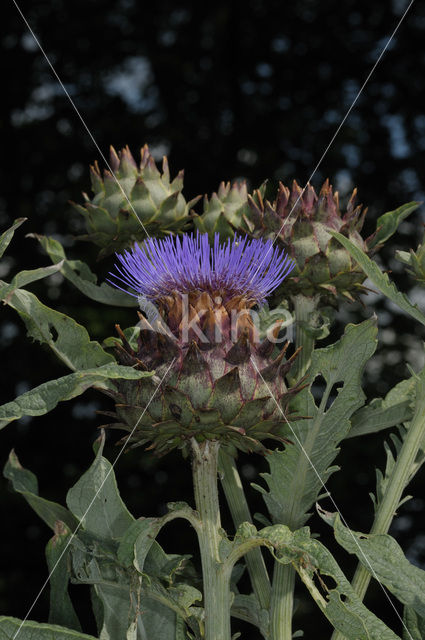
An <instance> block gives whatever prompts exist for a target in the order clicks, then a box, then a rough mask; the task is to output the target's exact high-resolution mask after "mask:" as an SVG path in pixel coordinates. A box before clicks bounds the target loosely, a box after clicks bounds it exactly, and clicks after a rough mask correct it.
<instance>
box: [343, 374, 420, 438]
mask: <svg viewBox="0 0 425 640" xmlns="http://www.w3.org/2000/svg"><path fill="white" fill-rule="evenodd" d="M415 387H416V381H415V379H414V377H411V378H409V379H407V380H402V381H401V382H399V383H398V384H396V385H395V387H393V388H392V389H391V390H390V391H389V392H388V393H387V395H386V396H385V398H374V399H373V400H371V401H370V402H369V403H368V404H367V405H366V406H364V407H362V408H361V409H359V410H358V411H356V412H355V414H354V415H353V417H352V418H351V429H350V431H349V432H348V434H347V436H346V438H354V437H355V436H362V435H366V434H368V433H376V432H377V431H382V429H389V428H390V427H395V426H397V425H399V424H402V423H403V422H407V421H408V420H411V419H412V417H413V411H414V403H415V395H416V394H415Z"/></svg>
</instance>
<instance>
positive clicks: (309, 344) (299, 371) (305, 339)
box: [292, 294, 318, 379]
mask: <svg viewBox="0 0 425 640" xmlns="http://www.w3.org/2000/svg"><path fill="white" fill-rule="evenodd" d="M292 302H293V303H294V311H295V340H296V347H297V348H298V347H302V349H301V352H300V353H299V355H298V357H297V359H296V360H295V363H294V365H295V369H294V373H293V374H292V377H294V378H297V379H299V378H301V377H302V376H303V375H304V374H305V373H306V372H307V370H308V368H309V366H310V362H311V355H312V353H313V349H314V338H313V336H312V333H311V332H310V331H308V328H309V327H310V328H311V325H312V314H314V312H315V311H316V309H317V303H318V296H314V297H313V298H307V297H306V296H303V295H301V294H299V295H297V296H293V297H292Z"/></svg>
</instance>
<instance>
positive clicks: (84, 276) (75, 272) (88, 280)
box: [31, 234, 138, 307]
mask: <svg viewBox="0 0 425 640" xmlns="http://www.w3.org/2000/svg"><path fill="white" fill-rule="evenodd" d="M31 237H33V238H36V239H37V240H38V241H39V242H40V244H41V246H42V247H43V249H44V251H45V252H46V253H47V255H48V256H49V257H50V259H51V260H52V262H53V263H54V264H58V263H60V264H61V267H60V271H61V273H62V275H63V276H64V277H65V278H66V279H67V280H69V281H70V282H72V284H73V285H74V286H75V287H76V288H77V289H79V290H80V291H81V292H82V293H84V295H86V296H87V297H88V298H90V299H91V300H95V301H96V302H101V303H102V304H109V305H114V306H117V307H137V306H138V302H137V298H134V297H133V296H131V295H129V294H128V293H125V292H124V291H120V290H119V289H116V288H115V287H111V286H110V285H109V284H106V282H102V284H101V285H98V284H97V276H96V275H95V274H94V273H93V272H92V271H91V270H90V269H89V267H88V266H87V265H86V264H85V263H84V262H82V261H81V260H68V258H67V257H66V254H65V250H64V248H63V247H62V245H61V244H60V242H58V241H57V240H55V239H54V238H50V237H48V236H40V235H38V234H31Z"/></svg>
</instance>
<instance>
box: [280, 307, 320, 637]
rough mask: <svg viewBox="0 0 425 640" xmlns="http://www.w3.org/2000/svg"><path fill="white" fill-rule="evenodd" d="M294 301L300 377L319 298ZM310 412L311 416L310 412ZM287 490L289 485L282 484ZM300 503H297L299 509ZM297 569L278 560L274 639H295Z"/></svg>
mask: <svg viewBox="0 0 425 640" xmlns="http://www.w3.org/2000/svg"><path fill="white" fill-rule="evenodd" d="M292 302H293V304H294V311H295V331H296V347H297V348H298V347H302V349H301V352H300V353H299V355H298V357H297V359H296V360H295V363H294V364H295V372H294V373H293V374H292V375H291V378H292V379H293V380H299V378H300V377H302V376H303V375H305V373H306V372H307V371H308V368H309V367H310V363H311V356H312V353H313V350H314V337H313V335H312V333H311V332H309V331H308V328H309V327H311V324H312V319H313V318H314V314H315V312H316V310H317V304H318V302H319V297H318V296H315V297H313V298H307V297H306V296H303V295H297V296H293V298H292ZM306 415H308V414H307V413H306ZM282 491H285V487H282ZM297 507H298V504H297V503H296V504H294V509H297ZM290 519H291V522H289V521H288V522H284V523H282V524H286V525H287V526H288V527H290V528H292V527H293V526H294V524H295V523H296V521H297V514H296V513H292V514H291V518H290ZM294 587H295V571H294V569H293V568H292V567H291V566H289V565H282V564H280V563H279V562H276V563H275V566H274V573H273V585H272V596H271V610H270V638H271V640H291V638H292V615H293V607H294Z"/></svg>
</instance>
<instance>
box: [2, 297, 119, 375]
mask: <svg viewBox="0 0 425 640" xmlns="http://www.w3.org/2000/svg"><path fill="white" fill-rule="evenodd" d="M6 304H8V305H9V306H10V307H12V308H13V309H15V311H17V312H18V313H19V315H20V316H21V318H22V320H23V321H24V322H25V325H26V327H27V330H28V335H29V336H30V337H31V338H34V339H35V340H38V341H39V342H41V343H44V344H47V345H48V346H49V347H50V349H52V351H53V352H54V353H55V354H56V355H57V356H58V358H60V359H61V360H62V362H64V363H65V364H66V365H67V366H68V367H69V368H70V369H71V370H72V371H77V370H78V369H90V368H92V367H100V366H101V365H104V364H106V363H108V362H113V361H114V358H113V357H112V356H111V355H110V354H108V353H106V351H104V350H103V349H102V347H101V346H100V344H99V343H98V342H94V341H92V340H90V337H89V334H88V333H87V330H86V329H85V328H84V327H82V326H81V325H80V324H78V323H77V322H75V320H73V319H72V318H69V317H68V316H66V315H65V314H63V313H60V312H59V311H55V310H54V309H50V308H49V307H46V306H45V305H44V304H42V303H41V302H40V300H38V298H37V297H36V296H35V295H34V294H33V293H30V292H29V291H25V290H24V289H17V290H16V291H14V292H13V293H12V295H11V296H9V298H8V299H7V300H6Z"/></svg>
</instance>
